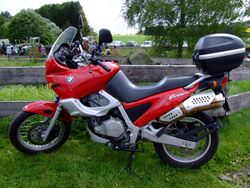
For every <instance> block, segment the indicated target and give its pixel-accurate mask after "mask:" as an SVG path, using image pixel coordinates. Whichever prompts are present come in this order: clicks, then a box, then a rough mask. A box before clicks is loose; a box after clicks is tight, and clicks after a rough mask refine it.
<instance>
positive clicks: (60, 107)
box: [42, 102, 63, 141]
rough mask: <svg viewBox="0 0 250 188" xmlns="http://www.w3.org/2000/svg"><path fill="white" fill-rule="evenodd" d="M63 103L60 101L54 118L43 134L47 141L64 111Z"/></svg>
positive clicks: (44, 139)
mask: <svg viewBox="0 0 250 188" xmlns="http://www.w3.org/2000/svg"><path fill="white" fill-rule="evenodd" d="M62 108H63V106H62V104H61V103H60V102H58V106H57V108H56V111H55V114H54V116H53V118H52V119H51V122H50V123H49V126H48V128H47V129H46V131H45V133H44V134H43V136H42V137H43V141H46V140H47V138H48V136H49V134H50V132H51V130H52V129H53V127H54V126H55V123H56V120H57V119H58V118H59V116H60V114H61V112H62Z"/></svg>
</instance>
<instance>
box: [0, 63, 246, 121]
mask: <svg viewBox="0 0 250 188" xmlns="http://www.w3.org/2000/svg"><path fill="white" fill-rule="evenodd" d="M121 68H122V70H123V71H124V72H125V74H126V75H127V76H128V77H129V79H131V80H132V81H134V82H142V81H143V82H155V81H159V80H160V79H162V78H163V77H164V76H178V75H179V76H183V75H189V74H193V73H195V72H199V71H198V70H197V69H196V67H195V66H194V65H170V66H167V65H121ZM0 78H1V79H0V85H14V84H46V80H45V68H44V67H3V68H0ZM230 79H232V80H250V67H247V66H241V67H239V68H237V69H235V70H233V71H232V72H231V73H230ZM0 89H1V88H0ZM28 103H30V102H23V101H22V102H0V117H3V116H7V115H13V114H16V113H17V112H19V111H20V110H21V109H22V107H23V106H24V105H26V104H28ZM229 104H230V107H231V109H232V111H231V113H233V112H238V111H241V110H242V109H245V108H248V107H250V92H248V93H244V94H240V95H234V96H230V97H229ZM209 114H211V115H216V116H224V115H226V113H225V111H224V110H223V109H219V110H212V111H210V112H209Z"/></svg>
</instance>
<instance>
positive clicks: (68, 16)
mask: <svg viewBox="0 0 250 188" xmlns="http://www.w3.org/2000/svg"><path fill="white" fill-rule="evenodd" d="M36 12H38V13H39V14H40V15H41V16H43V17H45V18H48V19H49V20H51V21H52V22H54V23H55V24H56V25H58V26H59V27H60V28H61V29H63V30H64V29H66V28H67V27H68V26H75V27H78V20H79V15H81V16H82V18H83V22H84V26H83V32H84V33H85V34H90V33H91V32H93V30H92V28H90V26H89V24H88V21H87V19H86V17H85V14H84V12H83V10H82V6H81V4H80V3H79V2H78V1H77V2H73V1H71V2H65V3H62V4H48V5H44V6H42V7H40V8H39V9H37V10H36Z"/></svg>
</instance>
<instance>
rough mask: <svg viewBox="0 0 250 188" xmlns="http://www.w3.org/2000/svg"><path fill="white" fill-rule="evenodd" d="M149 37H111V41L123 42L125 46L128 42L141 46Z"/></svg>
mask: <svg viewBox="0 0 250 188" xmlns="http://www.w3.org/2000/svg"><path fill="white" fill-rule="evenodd" d="M149 38H150V36H147V35H132V34H131V35H113V40H114V41H115V40H119V41H122V42H124V43H125V44H126V43H127V42H128V41H135V42H137V44H140V45H141V44H143V43H144V41H146V40H148V39H149Z"/></svg>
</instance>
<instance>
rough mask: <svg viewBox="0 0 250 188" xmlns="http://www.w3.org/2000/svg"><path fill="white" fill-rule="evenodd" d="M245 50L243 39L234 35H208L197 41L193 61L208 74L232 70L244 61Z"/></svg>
mask: <svg viewBox="0 0 250 188" xmlns="http://www.w3.org/2000/svg"><path fill="white" fill-rule="evenodd" d="M245 50H246V49H245V45H244V43H243V41H242V40H241V39H240V38H239V37H236V36H234V35H230V34H212V35H207V36H204V37H202V38H200V39H199V41H198V42H197V44H196V46H195V49H194V53H193V61H194V63H195V64H196V67H197V68H198V69H199V70H200V71H202V72H203V73H206V74H216V73H222V72H230V71H231V70H232V69H235V68H236V67H238V66H240V65H241V64H242V63H243V61H244V57H245Z"/></svg>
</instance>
